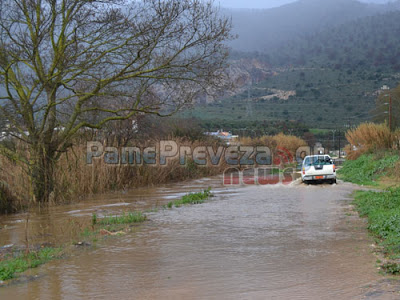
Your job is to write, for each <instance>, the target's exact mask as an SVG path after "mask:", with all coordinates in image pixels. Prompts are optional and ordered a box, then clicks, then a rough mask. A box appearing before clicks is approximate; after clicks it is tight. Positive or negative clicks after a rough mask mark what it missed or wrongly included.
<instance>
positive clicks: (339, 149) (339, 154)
mask: <svg viewBox="0 0 400 300" xmlns="http://www.w3.org/2000/svg"><path fill="white" fill-rule="evenodd" d="M340 134H341V132H340V130H339V158H340Z"/></svg>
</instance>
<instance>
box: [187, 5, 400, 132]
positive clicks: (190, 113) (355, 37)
mask: <svg viewBox="0 0 400 300" xmlns="http://www.w3.org/2000/svg"><path fill="white" fill-rule="evenodd" d="M310 1H312V0H310ZM350 2H351V1H350ZM360 5H361V4H360ZM398 20H400V11H393V12H389V13H383V14H379V15H374V16H367V17H363V18H360V19H358V20H352V21H350V22H348V23H346V24H343V25H339V26H333V27H330V28H327V29H324V30H322V31H321V32H319V33H313V34H309V35H308V36H305V37H299V38H296V39H293V40H290V41H289V42H287V44H286V45H285V46H281V48H280V49H279V51H271V52H257V53H256V52H237V51H233V52H232V55H231V57H232V63H235V60H237V59H241V58H252V59H256V60H258V61H262V62H263V63H264V65H265V63H266V64H267V65H269V66H270V68H269V69H268V71H269V72H270V73H274V74H275V75H274V76H269V77H268V78H267V79H266V80H264V81H262V82H259V83H258V84H252V83H251V81H252V80H250V81H249V84H248V85H247V86H243V87H242V89H241V90H240V91H239V92H238V93H237V94H236V95H235V96H233V97H229V98H225V99H221V100H219V101H216V102H214V103H211V104H208V105H201V106H197V107H195V108H194V109H191V110H187V111H185V112H183V113H181V115H180V116H183V117H195V118H198V119H200V120H201V121H200V122H201V124H202V125H203V127H204V128H209V129H218V128H224V129H226V130H233V131H235V130H236V131H237V130H238V129H240V128H248V127H249V126H250V127H251V128H253V129H254V128H257V129H258V128H260V127H261V131H262V130H264V131H265V132H266V133H268V131H273V129H272V128H273V127H274V126H275V125H274V124H277V122H288V121H292V123H291V124H293V122H295V123H296V124H304V125H305V126H306V127H308V128H322V129H324V128H325V129H333V128H342V129H345V128H348V127H349V126H353V125H357V124H359V123H361V122H364V121H371V120H373V119H374V112H373V111H374V108H375V103H376V99H377V95H378V91H379V89H380V88H381V87H382V86H383V85H387V86H389V87H391V88H394V87H396V86H397V85H398V84H399V82H400V22H398ZM271 71H273V72H271ZM277 91H281V93H283V92H286V96H287V97H286V98H285V97H283V99H282V97H280V95H279V93H278V94H277ZM274 94H277V96H276V97H274ZM288 95H290V96H288ZM375 113H376V110H375ZM379 113H380V114H382V116H383V118H382V116H381V118H380V119H381V120H382V119H384V118H385V117H386V115H385V113H387V112H385V111H382V110H380V111H379ZM252 122H253V123H252ZM260 123H262V124H269V125H262V126H261V125H259V124H260Z"/></svg>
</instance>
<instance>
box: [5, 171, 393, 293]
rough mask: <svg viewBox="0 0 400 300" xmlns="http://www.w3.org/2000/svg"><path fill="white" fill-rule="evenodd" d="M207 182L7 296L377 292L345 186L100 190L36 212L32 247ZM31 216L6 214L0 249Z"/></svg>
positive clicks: (16, 238)
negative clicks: (201, 197)
mask: <svg viewBox="0 0 400 300" xmlns="http://www.w3.org/2000/svg"><path fill="white" fill-rule="evenodd" d="M208 186H211V187H212V190H213V192H214V194H215V197H213V198H211V199H210V200H209V201H207V202H206V203H204V204H201V205H192V206H186V207H181V208H174V209H166V210H163V209H161V210H159V211H158V212H150V213H148V217H149V221H148V222H145V223H144V224H141V225H139V226H138V227H136V228H135V230H134V231H133V232H131V233H129V234H127V235H124V236H121V237H113V238H108V239H105V240H102V241H99V242H97V243H96V244H95V245H94V246H93V247H89V248H84V249H79V250H76V251H74V252H73V253H72V254H71V255H69V256H68V257H67V258H65V259H61V260H56V261H52V262H50V263H47V264H45V265H43V266H41V267H39V268H37V269H35V270H33V271H31V273H30V274H36V275H38V276H37V277H36V279H35V280H29V281H27V282H22V283H18V284H13V285H10V286H6V287H3V288H0V299H94V298H96V299H110V298H111V297H113V298H114V299H322V298H325V299H361V298H369V296H368V295H370V296H371V298H374V295H376V293H375V294H374V292H371V291H369V290H368V287H371V286H374V285H375V284H376V283H377V282H378V281H379V280H382V276H381V275H379V274H378V272H377V269H376V262H375V261H376V257H375V256H374V255H373V254H372V251H371V243H372V242H371V239H370V238H369V237H368V234H367V232H366V230H365V223H364V221H363V220H360V219H359V218H358V217H357V215H356V214H354V213H351V210H350V208H349V205H350V200H351V198H350V197H351V193H352V191H353V190H354V189H355V188H356V187H355V186H353V185H351V184H345V183H340V184H338V185H332V186H331V185H310V186H305V185H303V184H300V183H299V182H295V183H292V184H290V185H287V186H283V185H274V186H247V187H244V186H242V187H224V186H222V178H221V177H214V178H207V179H202V180H197V181H190V182H186V183H179V184H170V185H165V186H160V187H157V188H147V189H139V190H136V191H132V192H127V193H120V194H112V195H108V196H102V197H93V198H90V199H88V200H87V201H84V202H81V203H78V204H73V205H66V206H57V207H53V208H50V209H48V210H45V211H40V212H39V211H33V212H31V213H30V215H29V221H28V226H29V235H30V239H31V243H42V242H51V243H60V242H65V241H67V240H68V239H69V238H71V237H69V236H68V234H67V231H68V229H69V228H70V227H69V226H71V224H72V223H73V224H75V226H76V224H78V226H81V227H83V226H85V222H86V221H85V220H88V219H89V220H90V217H91V215H92V213H97V214H99V215H102V214H103V215H104V214H109V213H117V212H122V211H125V210H133V209H149V208H153V207H156V206H158V207H159V206H161V205H163V204H166V203H167V202H168V201H170V200H173V199H176V198H179V197H181V196H182V195H184V194H185V193H187V192H189V191H199V190H201V189H203V188H207V187H208ZM26 218H27V215H26V214H21V215H13V216H6V217H2V218H1V222H0V223H1V224H0V225H1V227H2V228H3V229H1V230H0V246H3V245H8V244H15V245H19V244H21V243H23V241H24V237H25V232H26V231H25V229H24V228H25V224H26ZM71 228H72V227H71ZM375 292H376V291H375ZM379 295H380V294H379ZM386 296H387V295H386ZM389 296H390V297H388V298H387V299H392V297H391V296H393V294H391V295H389ZM374 299H375V298H374ZM379 299H380V298H379ZM385 299H386V298H385ZM393 299H395V297H394V298H393Z"/></svg>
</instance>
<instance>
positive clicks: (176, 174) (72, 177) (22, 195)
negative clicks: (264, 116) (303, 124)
mask: <svg viewBox="0 0 400 300" xmlns="http://www.w3.org/2000/svg"><path fill="white" fill-rule="evenodd" d="M174 140H175V141H176V142H177V144H178V147H179V146H188V147H190V148H191V149H192V150H193V149H194V148H195V147H197V146H212V147H213V149H214V152H216V150H217V149H218V147H220V146H221V142H220V141H218V140H215V139H205V140H202V141H190V140H188V139H184V138H177V139H174ZM158 142H159V141H158V140H150V141H147V142H145V143H143V142H140V141H131V143H130V144H131V145H134V146H137V147H140V148H141V149H143V148H145V147H147V146H155V145H158ZM77 143H79V144H78V145H76V146H74V147H72V148H71V149H70V150H69V151H68V152H66V153H65V154H63V156H62V157H61V158H60V160H59V161H58V162H57V165H56V168H55V172H54V179H55V189H54V192H53V194H52V197H51V203H52V204H54V203H60V202H69V201H77V200H80V199H84V198H85V197H87V196H88V195H90V194H96V193H106V192H109V191H114V190H124V189H132V188H136V187H141V186H152V185H157V184H162V183H167V182H171V181H182V180H187V179H193V178H200V177H206V176H212V175H216V174H220V173H222V172H223V171H224V170H225V169H226V164H225V162H224V159H221V163H220V164H219V165H218V166H212V165H211V163H210V160H208V161H209V164H208V165H207V166H199V165H197V164H196V163H194V162H193V161H192V160H191V159H190V158H188V160H187V163H186V165H183V166H182V165H180V163H179V158H174V159H171V160H169V161H168V163H167V165H166V166H158V165H146V164H143V165H121V164H117V165H110V164H106V163H105V162H104V159H101V158H99V159H94V160H93V164H92V165H88V164H87V163H86V142H85V139H81V140H79V141H77ZM240 143H241V145H246V146H268V147H270V149H271V151H272V152H273V154H274V155H275V154H276V152H277V151H280V150H279V149H287V150H288V151H289V152H290V154H291V155H293V157H294V156H295V152H296V150H297V148H298V147H300V146H303V145H306V142H305V141H303V140H302V139H300V138H297V137H295V136H287V135H284V134H279V135H277V136H264V137H261V138H257V139H248V138H244V139H241V140H240ZM16 149H19V150H17V151H20V152H21V153H22V154H24V153H26V152H27V151H26V149H24V148H23V147H22V145H19V146H17V147H16ZM283 155H285V156H287V152H285V153H283ZM0 168H1V169H2V170H4V171H2V172H1V173H0V202H1V203H0V209H1V208H2V207H1V206H2V204H4V207H8V209H3V211H5V210H7V211H12V210H15V209H23V208H24V207H27V206H29V205H30V204H31V202H30V201H31V200H30V199H32V197H31V195H32V190H31V188H30V187H31V184H30V180H29V176H28V174H27V172H26V165H24V164H22V163H20V164H17V163H15V162H12V161H10V160H8V159H6V158H5V157H1V156H0ZM33 205H36V204H33ZM11 208H12V209H11Z"/></svg>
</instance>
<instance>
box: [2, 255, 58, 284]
mask: <svg viewBox="0 0 400 300" xmlns="http://www.w3.org/2000/svg"><path fill="white" fill-rule="evenodd" d="M62 254H63V251H62V249H61V248H42V249H40V250H37V251H31V252H29V253H27V254H26V253H17V254H15V253H14V254H12V255H10V256H12V257H8V258H5V259H4V260H2V261H0V280H8V279H12V278H15V277H17V274H18V273H22V272H24V271H26V270H28V269H31V268H36V267H38V266H40V265H42V264H44V263H46V262H48V261H50V260H52V259H55V258H60V257H61V256H62Z"/></svg>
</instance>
